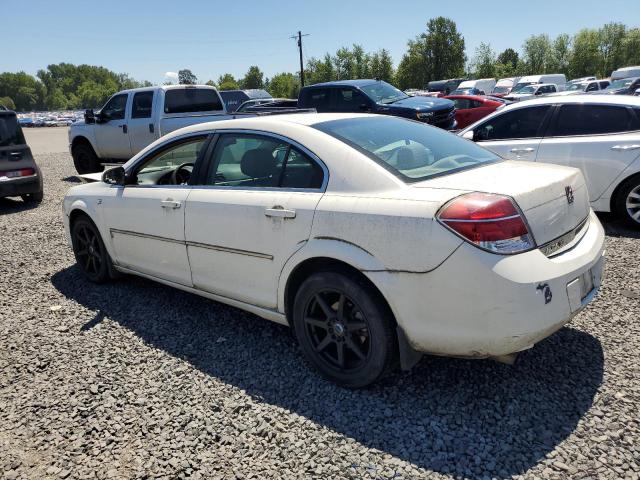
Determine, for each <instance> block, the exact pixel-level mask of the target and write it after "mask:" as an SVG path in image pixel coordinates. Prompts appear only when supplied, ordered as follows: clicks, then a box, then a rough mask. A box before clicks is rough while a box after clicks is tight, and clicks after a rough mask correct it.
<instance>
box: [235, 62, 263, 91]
mask: <svg viewBox="0 0 640 480" xmlns="http://www.w3.org/2000/svg"><path fill="white" fill-rule="evenodd" d="M263 77H264V75H263V73H262V71H261V70H260V69H259V68H258V67H256V66H255V65H253V66H251V67H249V70H247V73H246V75H245V76H244V78H243V79H242V80H240V88H242V89H251V88H264V78H263Z"/></svg>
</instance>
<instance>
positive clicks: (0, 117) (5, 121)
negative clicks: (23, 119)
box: [0, 113, 26, 147]
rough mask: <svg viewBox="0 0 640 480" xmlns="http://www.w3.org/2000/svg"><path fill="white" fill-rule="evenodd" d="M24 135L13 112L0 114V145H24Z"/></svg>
mask: <svg viewBox="0 0 640 480" xmlns="http://www.w3.org/2000/svg"><path fill="white" fill-rule="evenodd" d="M25 143H26V142H25V140H24V135H23V134H22V128H20V124H19V123H18V119H17V117H16V115H15V113H10V114H8V115H5V114H0V147H13V146H16V145H24V144H25Z"/></svg>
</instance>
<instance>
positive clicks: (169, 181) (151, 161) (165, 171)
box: [127, 137, 207, 185]
mask: <svg viewBox="0 0 640 480" xmlns="http://www.w3.org/2000/svg"><path fill="white" fill-rule="evenodd" d="M206 140H207V139H206V137H197V138H193V139H189V140H182V141H180V142H178V143H175V144H172V145H171V146H168V147H167V148H164V149H162V150H160V151H159V152H156V153H153V154H151V155H150V157H149V158H148V159H146V160H145V161H144V162H143V164H142V166H141V167H140V168H138V169H137V171H136V174H135V175H134V176H133V178H131V180H130V181H129V182H127V183H130V184H133V185H184V184H187V183H188V182H189V179H190V177H191V173H192V172H193V168H194V166H195V163H196V161H197V160H198V157H199V156H200V152H201V150H202V147H203V146H204V144H205V142H206Z"/></svg>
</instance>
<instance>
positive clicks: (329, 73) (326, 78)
mask: <svg viewBox="0 0 640 480" xmlns="http://www.w3.org/2000/svg"><path fill="white" fill-rule="evenodd" d="M305 70H306V72H305V74H306V77H307V78H308V81H309V84H314V83H321V82H330V81H331V80H335V79H336V77H335V76H334V68H333V60H332V59H331V55H329V54H328V53H327V54H326V55H325V56H324V58H323V59H322V60H318V59H316V58H314V57H311V58H310V59H309V60H307V67H306V69H305Z"/></svg>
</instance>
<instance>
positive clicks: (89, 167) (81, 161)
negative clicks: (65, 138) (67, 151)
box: [72, 143, 104, 175]
mask: <svg viewBox="0 0 640 480" xmlns="http://www.w3.org/2000/svg"><path fill="white" fill-rule="evenodd" d="M72 156H73V164H74V165H75V167H76V171H77V172H78V173H79V174H80V175H84V174H87V173H96V172H101V171H102V170H103V169H104V167H103V166H102V165H100V159H99V158H98V156H97V155H96V153H95V152H94V151H93V148H91V146H90V145H87V144H85V143H81V144H79V145H76V146H75V147H73V150H72Z"/></svg>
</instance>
